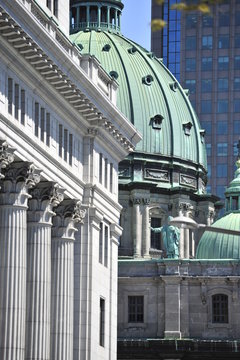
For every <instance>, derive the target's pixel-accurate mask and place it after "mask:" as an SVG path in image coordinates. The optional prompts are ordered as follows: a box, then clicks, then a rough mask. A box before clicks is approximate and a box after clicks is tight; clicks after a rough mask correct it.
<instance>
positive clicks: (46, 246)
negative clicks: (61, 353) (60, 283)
mask: <svg viewBox="0 0 240 360" xmlns="http://www.w3.org/2000/svg"><path fill="white" fill-rule="evenodd" d="M27 233H28V247H27V258H28V272H27V324H26V326H27V332H26V358H25V359H26V360H30V359H31V360H33V359H36V360H37V359H41V360H49V359H50V308H51V226H49V225H43V224H38V223H36V224H35V223H30V224H28V231H27Z"/></svg>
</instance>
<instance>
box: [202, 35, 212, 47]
mask: <svg viewBox="0 0 240 360" xmlns="http://www.w3.org/2000/svg"><path fill="white" fill-rule="evenodd" d="M212 48H213V37H212V36H211V35H208V36H203V37H202V49H205V50H210V49H212Z"/></svg>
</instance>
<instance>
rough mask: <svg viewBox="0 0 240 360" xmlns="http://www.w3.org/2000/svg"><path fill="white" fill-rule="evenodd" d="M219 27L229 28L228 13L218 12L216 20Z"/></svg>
mask: <svg viewBox="0 0 240 360" xmlns="http://www.w3.org/2000/svg"><path fill="white" fill-rule="evenodd" d="M218 24H219V26H229V24H230V16H229V13H228V12H225V11H224V12H222V13H220V12H219V19H218Z"/></svg>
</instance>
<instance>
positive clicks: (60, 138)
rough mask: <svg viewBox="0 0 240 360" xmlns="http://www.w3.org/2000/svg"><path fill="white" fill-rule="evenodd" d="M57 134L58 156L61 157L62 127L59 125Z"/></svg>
mask: <svg viewBox="0 0 240 360" xmlns="http://www.w3.org/2000/svg"><path fill="white" fill-rule="evenodd" d="M58 130H59V134H58V146H59V147H58V155H59V156H60V157H62V151H63V126H62V125H61V124H60V125H59V128H58Z"/></svg>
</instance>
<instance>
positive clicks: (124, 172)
mask: <svg viewBox="0 0 240 360" xmlns="http://www.w3.org/2000/svg"><path fill="white" fill-rule="evenodd" d="M130 175H131V174H130V168H129V167H127V168H119V170H118V176H119V177H121V178H130Z"/></svg>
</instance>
